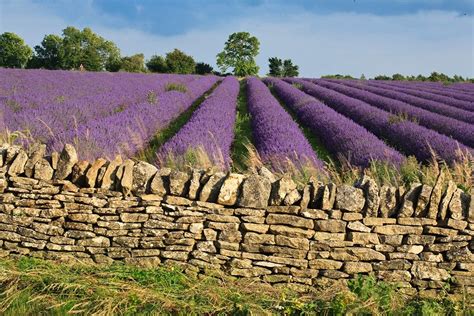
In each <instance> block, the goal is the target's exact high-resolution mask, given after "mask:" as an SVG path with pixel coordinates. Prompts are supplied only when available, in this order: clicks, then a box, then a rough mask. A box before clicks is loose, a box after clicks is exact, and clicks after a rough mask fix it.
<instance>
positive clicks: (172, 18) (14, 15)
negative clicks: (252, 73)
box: [0, 0, 474, 77]
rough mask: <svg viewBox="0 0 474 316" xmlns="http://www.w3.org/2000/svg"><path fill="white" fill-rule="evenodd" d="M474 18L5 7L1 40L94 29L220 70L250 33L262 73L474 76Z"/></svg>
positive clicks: (387, 6) (339, 6) (291, 4)
mask: <svg viewBox="0 0 474 316" xmlns="http://www.w3.org/2000/svg"><path fill="white" fill-rule="evenodd" d="M473 19H474V17H473V1H471V0H451V1H449V0H302V1H283V0H242V1H237V0H228V1H226V0H220V1H218V0H207V1H203V0H194V1H192V0H175V1H171V0H161V1H158V0H155V1H153V0H145V1H139V0H128V1H125V0H123V1H119V0H84V1H79V0H77V1H73V0H57V1H52V0H51V1H48V0H43V1H40V0H0V32H4V31H12V32H16V33H17V34H19V35H20V36H22V37H23V38H25V40H26V42H27V43H28V44H30V45H32V46H33V45H36V44H38V43H39V42H40V41H41V39H42V37H43V36H44V34H47V33H57V34H59V33H60V32H61V30H62V29H63V28H65V27H66V26H68V25H74V26H76V27H81V28H82V27H85V26H89V27H91V28H92V29H93V30H94V31H96V32H97V33H99V34H100V35H102V36H104V37H105V38H107V39H111V40H113V41H115V42H116V43H117V44H118V46H119V47H120V48H121V50H122V53H123V54H133V53H137V52H143V53H145V56H147V57H150V56H151V55H152V54H155V53H157V54H164V53H165V52H167V51H169V50H171V49H173V48H175V47H176V48H180V49H182V50H184V51H185V52H187V53H189V54H192V55H193V56H195V57H196V59H197V60H199V61H201V60H202V61H205V62H208V63H210V64H212V65H214V64H215V55H216V54H217V53H218V52H219V51H220V50H221V49H222V47H223V44H224V42H225V40H226V38H227V36H228V35H229V34H230V33H232V32H235V31H248V32H250V33H252V34H254V35H256V36H257V37H258V38H259V39H260V42H261V54H260V55H259V57H258V59H257V61H258V63H259V65H260V66H261V74H265V73H266V72H267V71H268V68H267V59H268V58H269V57H271V56H278V57H282V58H291V59H293V61H294V62H295V63H296V64H298V65H299V66H300V68H301V74H302V75H304V76H311V77H318V76H320V75H323V74H327V73H344V74H346V73H347V74H351V75H354V76H360V75H361V74H362V73H364V74H365V75H366V76H374V75H376V74H381V73H385V74H392V73H394V72H400V73H404V74H418V73H423V74H428V73H429V72H431V71H433V70H436V71H442V72H445V73H448V74H451V75H452V74H455V73H456V74H461V75H463V76H470V77H474V61H473V58H474V57H473V55H474V51H473V50H474V48H473V46H474V35H473V33H474V21H473Z"/></svg>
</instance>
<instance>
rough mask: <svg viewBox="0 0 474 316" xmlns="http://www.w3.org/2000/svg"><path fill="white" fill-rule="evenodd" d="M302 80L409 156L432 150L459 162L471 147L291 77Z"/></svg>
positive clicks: (427, 156)
mask: <svg viewBox="0 0 474 316" xmlns="http://www.w3.org/2000/svg"><path fill="white" fill-rule="evenodd" d="M287 80H288V81H289V82H293V83H298V84H300V85H301V86H302V89H303V90H304V91H305V92H307V93H309V94H310V95H312V96H314V97H316V98H318V99H319V100H321V101H323V102H324V103H325V104H327V105H328V106H330V107H332V108H333V109H335V110H336V111H338V112H339V113H341V114H343V115H345V116H346V117H350V118H351V119H352V120H354V121H355V122H356V123H358V124H360V125H362V126H364V127H365V128H367V129H368V130H369V131H371V132H372V133H374V134H375V135H376V136H378V137H380V138H383V139H385V140H386V141H387V142H388V143H389V144H391V145H392V146H394V147H395V148H397V149H399V150H400V151H402V152H404V153H405V154H407V155H414V156H415V157H416V158H417V159H418V160H419V161H427V160H430V159H431V158H432V151H434V153H436V154H437V155H438V156H439V157H441V158H442V159H444V160H445V161H446V162H448V163H452V162H454V161H456V160H457V159H458V157H459V155H458V151H459V150H463V151H467V150H470V151H471V152H473V151H472V149H469V148H468V147H466V146H463V145H461V144H459V143H458V142H456V141H455V140H453V139H452V138H449V137H448V136H445V135H442V134H439V133H437V132H435V131H433V130H430V129H427V128H425V127H423V126H420V125H418V124H416V123H414V122H411V121H407V120H403V119H401V120H393V118H392V116H393V115H391V114H390V113H389V112H386V111H383V110H380V109H378V108H376V107H373V106H371V105H369V104H368V103H366V102H363V101H360V100H357V99H354V98H350V97H348V96H345V95H343V94H341V93H339V92H336V91H334V90H330V89H327V88H324V87H321V86H318V85H316V84H314V83H311V82H308V81H305V80H301V79H287Z"/></svg>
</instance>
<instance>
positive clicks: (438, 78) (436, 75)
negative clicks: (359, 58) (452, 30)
mask: <svg viewBox="0 0 474 316" xmlns="http://www.w3.org/2000/svg"><path fill="white" fill-rule="evenodd" d="M321 78H326V79H360V80H366V79H367V78H366V77H365V75H364V74H362V75H361V76H360V78H355V77H353V76H350V75H341V74H336V75H324V76H321ZM373 79H374V80H393V81H431V82H444V83H454V82H472V83H474V78H467V77H466V78H464V77H463V76H458V75H454V76H452V77H450V76H448V75H446V74H444V73H440V72H436V71H433V72H432V73H431V74H430V75H429V76H423V75H417V76H404V75H402V74H399V73H396V74H393V75H392V76H387V75H378V76H375V77H374V78H373Z"/></svg>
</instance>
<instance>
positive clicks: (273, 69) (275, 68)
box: [268, 57, 283, 77]
mask: <svg viewBox="0 0 474 316" xmlns="http://www.w3.org/2000/svg"><path fill="white" fill-rule="evenodd" d="M268 68H269V72H268V75H269V76H272V77H281V76H282V70H283V69H282V68H283V61H282V60H281V59H280V58H278V57H271V58H269V59H268Z"/></svg>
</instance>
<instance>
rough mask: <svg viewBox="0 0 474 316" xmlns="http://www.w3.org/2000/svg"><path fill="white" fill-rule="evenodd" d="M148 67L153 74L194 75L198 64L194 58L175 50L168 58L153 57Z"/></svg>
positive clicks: (147, 64)
mask: <svg viewBox="0 0 474 316" xmlns="http://www.w3.org/2000/svg"><path fill="white" fill-rule="evenodd" d="M146 66H147V68H148V69H149V70H150V71H152V72H161V73H173V74H192V73H194V71H195V68H196V62H195V61H194V58H193V57H192V56H190V55H187V54H185V53H184V52H182V51H180V50H179V49H177V48H175V49H174V50H173V51H171V52H169V53H167V54H166V57H162V56H158V55H153V56H152V57H151V58H150V60H149V61H148V62H147V63H146Z"/></svg>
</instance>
